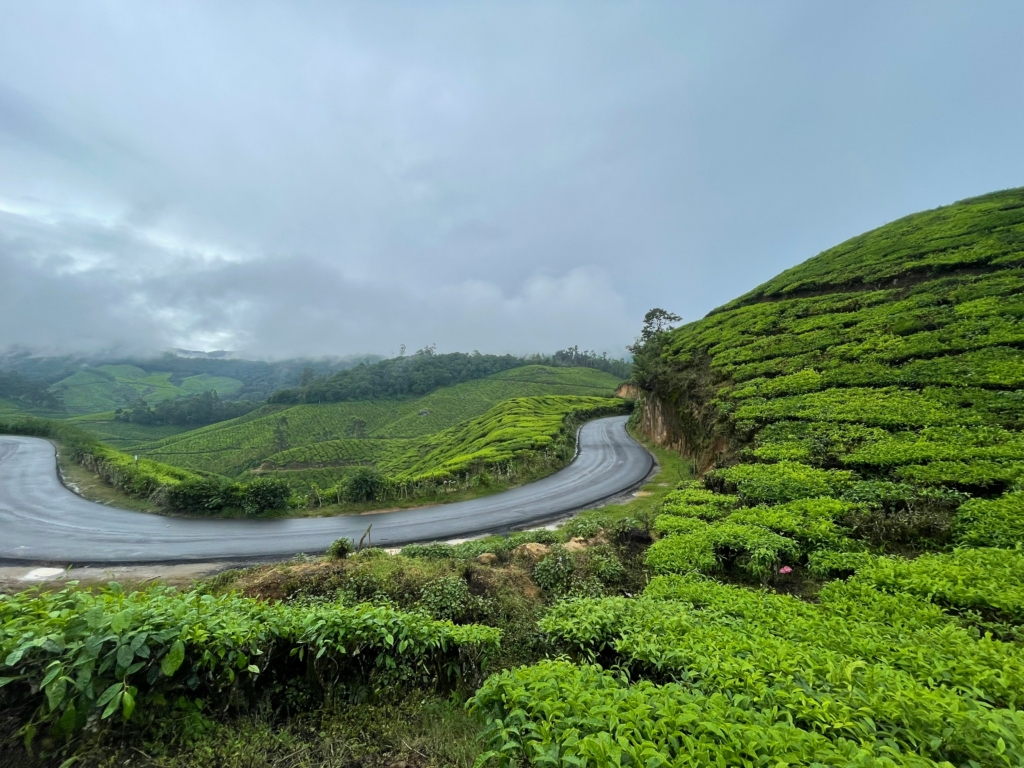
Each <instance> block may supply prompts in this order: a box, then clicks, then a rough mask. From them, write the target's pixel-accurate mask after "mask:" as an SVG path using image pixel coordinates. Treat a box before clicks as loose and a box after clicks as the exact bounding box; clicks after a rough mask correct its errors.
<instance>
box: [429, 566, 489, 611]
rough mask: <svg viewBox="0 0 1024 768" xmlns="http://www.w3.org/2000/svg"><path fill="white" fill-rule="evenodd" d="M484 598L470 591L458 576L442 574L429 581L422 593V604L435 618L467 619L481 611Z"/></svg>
mask: <svg viewBox="0 0 1024 768" xmlns="http://www.w3.org/2000/svg"><path fill="white" fill-rule="evenodd" d="M483 602H484V601H483V599H482V598H479V597H477V596H476V595H473V594H471V593H470V591H469V585H468V584H466V582H465V580H463V579H461V578H460V577H458V576H442V577H441V578H439V579H435V580H434V581H431V582H428V583H427V584H426V585H424V587H423V589H422V591H421V593H420V605H421V606H422V607H423V608H424V609H425V610H426V611H427V613H429V614H430V615H431V616H433V617H434V618H435V619H447V620H448V621H456V622H458V621H465V620H467V619H468V618H470V615H471V614H474V613H477V614H479V613H481V612H482V610H483V607H484V606H483Z"/></svg>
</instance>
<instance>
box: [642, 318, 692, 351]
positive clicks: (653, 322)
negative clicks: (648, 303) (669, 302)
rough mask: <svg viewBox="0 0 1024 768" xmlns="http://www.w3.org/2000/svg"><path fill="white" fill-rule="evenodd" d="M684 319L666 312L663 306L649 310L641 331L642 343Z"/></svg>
mask: <svg viewBox="0 0 1024 768" xmlns="http://www.w3.org/2000/svg"><path fill="white" fill-rule="evenodd" d="M682 319H683V318H681V317H680V316H679V315H674V314H672V313H671V312H666V311H665V310H664V309H662V308H661V307H655V308H654V309H651V310H648V312H647V314H646V315H644V327H643V329H641V331H640V341H641V343H647V342H648V341H650V340H651V339H653V338H654V337H655V336H657V335H658V334H659V333H664V332H665V331H669V330H671V329H672V328H673V327H674V325H673V324H674V323H678V322H679V321H680V320H682ZM634 346H635V345H634ZM630 351H632V348H630Z"/></svg>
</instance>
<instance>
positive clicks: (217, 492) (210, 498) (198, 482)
mask: <svg viewBox="0 0 1024 768" xmlns="http://www.w3.org/2000/svg"><path fill="white" fill-rule="evenodd" d="M238 491H239V488H238V486H237V485H233V484H231V483H228V482H225V481H224V480H220V479H218V478H212V477H201V478H196V479H194V480H184V481H182V482H180V483H178V484H177V485H173V486H170V487H169V488H168V489H167V494H166V497H165V499H166V504H167V506H168V507H170V508H171V509H175V510H178V511H181V512H199V511H204V512H220V511H223V510H225V509H229V508H232V507H237V506H239V502H240V499H239V493H238Z"/></svg>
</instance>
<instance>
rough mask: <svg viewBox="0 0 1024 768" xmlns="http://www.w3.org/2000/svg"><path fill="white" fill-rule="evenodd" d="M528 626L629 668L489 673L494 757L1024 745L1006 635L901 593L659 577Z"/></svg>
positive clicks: (1017, 670) (1009, 754) (486, 694)
mask: <svg viewBox="0 0 1024 768" xmlns="http://www.w3.org/2000/svg"><path fill="white" fill-rule="evenodd" d="M541 626H542V628H543V629H544V630H545V631H547V632H548V633H550V634H551V635H552V636H553V638H554V639H555V640H556V641H557V642H558V643H560V644H561V645H562V647H563V648H565V650H567V651H569V652H570V653H572V654H573V655H574V656H575V657H577V658H578V659H580V660H582V661H593V660H595V659H600V660H602V661H604V662H605V663H609V662H613V661H614V662H616V663H618V664H620V665H621V666H622V668H623V670H624V672H625V673H626V674H621V673H620V674H611V673H608V672H604V671H602V670H601V669H600V668H598V667H594V666H583V667H575V666H572V665H570V664H567V663H565V662H549V663H546V664H542V665H539V666H538V667H533V668H525V669H522V670H515V671H512V672H507V673H504V674H503V675H500V676H496V677H494V678H491V679H490V680H489V681H488V682H487V683H486V684H485V685H484V687H483V688H482V689H481V691H480V692H479V693H478V694H477V696H476V699H475V701H474V704H475V706H477V707H479V708H481V709H483V710H484V711H486V712H488V713H489V714H490V715H491V716H492V717H493V718H494V720H493V722H492V725H491V734H490V735H491V744H492V745H493V747H494V749H495V755H496V756H500V757H503V758H504V760H503V762H508V763H512V762H514V760H515V759H517V758H518V757H520V756H527V757H529V758H531V759H532V761H534V762H548V761H550V762H552V763H557V762H559V761H565V762H576V761H575V760H574V759H573V758H579V759H580V763H579V764H587V765H603V764H607V761H609V760H610V761H613V762H616V763H617V762H618V760H620V759H621V764H623V765H643V764H663V763H666V762H667V763H669V764H684V765H717V764H726V765H735V764H739V763H741V762H743V764H750V765H775V764H778V763H780V762H781V763H784V764H801V765H804V764H822V765H837V766H840V765H842V766H846V765H880V764H888V765H913V766H930V765H939V764H948V763H952V764H954V765H966V764H970V761H975V763H976V764H980V765H1007V766H1010V765H1016V764H1019V762H1020V761H1021V760H1022V759H1024V714H1022V713H1021V712H1020V711H1018V709H1017V707H1018V706H1019V704H1020V695H1021V690H1022V684H1024V652H1022V650H1021V647H1020V646H1019V645H1017V644H1012V643H1001V642H999V641H996V640H991V639H980V640H979V639H978V638H977V637H976V636H975V635H973V634H972V633H971V632H969V631H967V630H965V629H963V628H962V627H960V626H958V625H957V624H956V622H955V621H953V620H952V619H951V618H950V617H949V616H947V615H945V614H944V613H943V612H942V611H941V610H940V609H938V608H937V607H935V606H933V605H931V604H929V603H927V602H923V601H921V600H918V599H917V598H914V597H912V596H911V595H909V594H907V593H901V594H899V595H897V596H890V595H887V594H885V593H883V592H879V591H876V590H874V589H872V588H870V587H867V586H865V585H863V584H861V583H859V582H854V583H850V584H844V583H841V582H837V583H834V584H831V585H829V586H828V587H827V588H826V589H825V590H823V591H822V593H821V596H820V600H819V602H818V603H814V604H811V603H805V602H803V601H801V600H799V599H796V598H793V597H789V596H783V595H773V594H770V593H764V592H754V591H751V590H748V589H744V588H740V587H735V586H726V585H721V584H717V583H716V582H712V581H706V580H703V579H699V578H694V577H684V578H679V577H668V578H665V577H663V578H659V579H655V580H654V581H653V582H652V583H651V584H650V585H649V586H648V588H647V589H646V590H645V593H644V595H643V596H642V597H641V598H638V599H633V600H629V599H623V598H604V599H598V600H577V601H571V602H566V603H563V604H561V605H559V606H556V608H555V609H554V610H553V611H552V612H551V613H549V614H548V616H547V617H545V618H544V619H543V620H542V622H541ZM886 760H888V761H891V762H885V761H886ZM650 761H653V762H650ZM676 761H679V762H676ZM719 761H721V762H719ZM746 761H749V762H746ZM943 761H948V763H944V762H943Z"/></svg>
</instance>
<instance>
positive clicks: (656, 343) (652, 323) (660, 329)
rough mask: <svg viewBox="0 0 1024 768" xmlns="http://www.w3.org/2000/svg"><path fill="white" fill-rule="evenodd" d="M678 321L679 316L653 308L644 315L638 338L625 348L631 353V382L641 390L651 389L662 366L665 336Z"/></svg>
mask: <svg viewBox="0 0 1024 768" xmlns="http://www.w3.org/2000/svg"><path fill="white" fill-rule="evenodd" d="M680 320H682V318H681V317H679V315H674V314H672V313H671V312H667V311H665V310H664V309H661V308H660V307H655V308H654V309H652V310H649V311H648V312H647V314H646V315H644V327H643V328H642V329H641V330H640V336H639V337H638V338H637V340H636V341H635V342H633V343H632V344H630V345H629V346H628V347H627V349H628V350H629V351H630V352H632V353H633V381H635V382H636V383H637V385H638V386H639V387H640V388H641V389H646V390H650V389H652V388H653V386H654V381H655V380H656V379H657V376H658V372H659V370H660V368H661V366H662V362H661V348H662V346H663V344H664V341H665V336H666V334H667V333H668V332H669V331H670V330H672V328H673V324H674V323H678V322H679V321H680Z"/></svg>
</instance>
